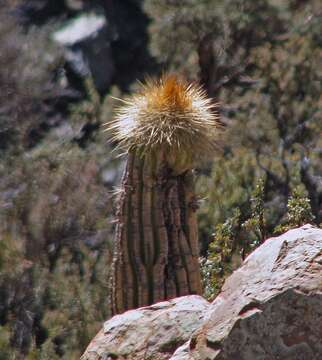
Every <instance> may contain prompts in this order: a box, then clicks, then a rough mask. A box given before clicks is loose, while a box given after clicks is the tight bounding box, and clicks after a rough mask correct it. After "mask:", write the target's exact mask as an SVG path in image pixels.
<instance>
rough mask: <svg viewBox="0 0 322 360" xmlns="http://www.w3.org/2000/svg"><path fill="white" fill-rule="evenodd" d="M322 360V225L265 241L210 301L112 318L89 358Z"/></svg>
mask: <svg viewBox="0 0 322 360" xmlns="http://www.w3.org/2000/svg"><path fill="white" fill-rule="evenodd" d="M98 359H118V360H122V359H128V360H129V359H131V360H139V359H140V360H143V359H146V360H148V359H150V360H152V359H153V360H159V359H162V360H165V359H171V360H321V359H322V229H317V228H313V227H312V226H310V225H305V226H302V227H301V228H298V229H294V230H290V231H288V232H287V233H285V234H283V235H281V236H279V237H275V238H271V239H268V240H266V241H265V243H264V244H263V245H261V246H260V247H259V248H258V249H256V250H255V251H254V252H253V253H252V254H251V255H250V256H248V258H247V259H246V260H245V262H244V264H243V265H242V266H241V268H239V269H238V270H237V271H235V272H234V273H233V274H232V275H231V276H230V277H229V278H228V279H227V281H226V282H225V284H224V286H223V289H222V291H221V293H220V294H219V295H218V297H217V298H216V299H215V300H214V301H213V303H212V304H209V303H208V302H207V301H206V300H204V299H203V298H201V297H200V296H194V295H190V296H185V297H181V298H177V299H173V300H171V301H166V302H162V303H158V304H155V305H152V306H149V307H144V308H141V309H137V310H131V311H128V312H125V313H124V314H122V315H117V316H115V317H113V318H112V319H110V320H109V321H107V322H106V323H105V325H104V328H103V329H102V330H101V331H100V332H99V333H98V335H97V336H96V337H95V338H94V340H93V341H92V342H91V343H90V345H89V346H88V348H87V350H86V352H85V354H84V355H83V357H82V360H98Z"/></svg>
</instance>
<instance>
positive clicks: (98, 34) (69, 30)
mask: <svg viewBox="0 0 322 360" xmlns="http://www.w3.org/2000/svg"><path fill="white" fill-rule="evenodd" d="M114 37H115V33H114V30H112V28H111V27H109V26H108V23H107V20H106V18H105V15H103V14H100V13H95V12H89V13H81V14H80V15H78V16H77V17H75V18H73V19H72V20H69V21H68V22H66V23H65V24H64V25H63V26H62V27H61V28H60V29H58V30H57V31H55V32H54V33H53V34H52V38H53V40H54V41H55V42H56V43H58V44H59V45H61V46H62V47H63V48H64V54H65V59H66V61H67V62H68V63H69V64H70V66H71V68H72V69H73V71H74V72H75V73H76V74H77V75H79V76H81V77H86V76H88V75H89V74H91V75H92V77H93V80H94V83H95V86H96V88H97V89H98V90H99V91H100V92H104V91H106V90H107V89H108V87H109V86H110V84H111V82H112V78H113V76H114V72H115V68H114V60H113V56H112V51H111V42H112V41H113V39H114Z"/></svg>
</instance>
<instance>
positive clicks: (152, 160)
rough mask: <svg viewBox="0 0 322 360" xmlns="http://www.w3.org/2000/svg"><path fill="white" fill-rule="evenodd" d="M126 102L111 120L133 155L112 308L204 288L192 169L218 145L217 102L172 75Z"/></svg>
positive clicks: (125, 184) (125, 183) (120, 216)
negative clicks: (199, 258)
mask: <svg viewBox="0 0 322 360" xmlns="http://www.w3.org/2000/svg"><path fill="white" fill-rule="evenodd" d="M123 101H124V100H123ZM124 102H125V106H123V107H121V108H120V110H119V111H118V113H117V115H116V118H115V120H114V121H113V122H112V124H110V125H108V130H109V131H112V132H113V133H114V138H115V139H116V140H118V141H119V143H120V146H122V147H123V148H124V149H125V150H126V152H127V156H128V158H127V165H126V169H125V171H124V175H123V180H122V191H121V193H120V199H119V206H118V211H117V225H116V234H115V250H114V259H113V266H112V275H111V291H110V296H111V299H110V302H111V309H112V313H113V314H116V313H121V312H123V311H126V310H128V309H132V308H137V307H140V306H145V305H149V304H152V303H155V302H158V301H161V300H166V299H170V298H173V297H176V296H182V295H187V294H201V293H202V286H201V278H200V271H199V262H198V257H199V249H198V231H197V220H196V209H197V202H196V198H195V195H194V179H193V171H192V170H193V168H194V167H195V166H196V165H199V164H200V162H201V161H203V160H204V159H205V158H207V157H208V156H209V155H211V154H212V153H213V151H214V150H216V139H217V138H218V133H219V123H218V117H217V114H216V112H215V107H216V105H214V104H213V103H212V102H211V100H209V99H207V98H206V96H205V94H204V92H203V91H202V90H201V89H200V88H199V87H197V86H194V85H187V84H186V83H185V82H184V81H183V80H180V79H178V78H177V77H174V76H165V77H163V78H161V79H160V80H159V81H154V82H153V81H149V82H148V83H147V84H146V85H144V86H143V87H142V91H141V92H140V93H139V94H137V95H134V96H133V97H132V98H129V99H127V100H125V101H124Z"/></svg>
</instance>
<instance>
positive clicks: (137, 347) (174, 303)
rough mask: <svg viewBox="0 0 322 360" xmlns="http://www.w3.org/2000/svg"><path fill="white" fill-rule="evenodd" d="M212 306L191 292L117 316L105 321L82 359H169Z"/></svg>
mask: <svg viewBox="0 0 322 360" xmlns="http://www.w3.org/2000/svg"><path fill="white" fill-rule="evenodd" d="M209 305H210V304H209V303H208V302H207V301H206V300H205V299H203V298H202V297H200V296H197V295H190V296H183V297H180V298H176V299H173V300H170V301H164V302H160V303H157V304H155V305H152V306H148V307H143V308H140V309H137V310H130V311H127V312H125V313H123V314H121V315H116V316H114V317H113V318H112V319H110V320H108V321H107V322H105V324H104V327H103V329H102V330H101V331H100V332H99V333H98V334H97V335H96V337H95V338H94V339H93V340H92V342H91V343H90V344H89V346H88V348H87V350H86V351H85V353H84V355H83V356H82V357H81V360H99V359H118V360H121V359H125V358H126V359H132V360H142V359H151V360H152V359H153V360H164V359H169V357H170V356H171V355H172V354H173V352H174V351H175V349H176V348H178V346H180V345H182V344H183V343H184V342H185V341H187V340H188V339H189V337H190V335H191V334H192V332H193V331H194V330H196V329H197V328H198V327H199V326H200V325H201V323H202V320H203V314H205V313H206V310H207V308H208V307H209Z"/></svg>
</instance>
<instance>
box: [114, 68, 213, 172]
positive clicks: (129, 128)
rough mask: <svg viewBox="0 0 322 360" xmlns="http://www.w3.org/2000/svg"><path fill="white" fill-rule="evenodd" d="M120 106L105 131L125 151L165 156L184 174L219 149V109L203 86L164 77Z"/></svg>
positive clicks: (146, 86)
mask: <svg viewBox="0 0 322 360" xmlns="http://www.w3.org/2000/svg"><path fill="white" fill-rule="evenodd" d="M122 102H123V103H124V106H122V107H120V108H119V109H118V111H117V114H116V117H115V119H114V121H112V123H110V124H108V128H107V130H111V131H113V133H114V139H115V140H117V141H119V142H120V145H121V146H122V147H124V148H125V149H126V150H127V151H131V150H133V149H136V150H140V152H141V153H142V154H146V153H151V152H154V151H157V152H159V151H161V152H163V154H165V158H166V161H167V162H168V165H169V166H170V167H171V168H173V170H174V171H175V172H176V173H180V172H183V171H185V170H187V169H191V168H193V167H195V166H196V165H197V164H198V163H200V161H202V160H204V159H206V158H208V157H209V156H210V155H211V154H213V152H214V150H215V149H216V143H217V139H218V134H219V132H220V125H219V121H218V114H217V112H216V106H217V105H216V104H214V103H213V102H212V101H211V99H209V98H207V96H206V94H205V92H204V91H203V90H202V89H201V88H200V87H199V86H196V85H194V84H187V83H186V82H185V81H183V80H182V79H179V78H178V77H176V76H173V75H166V76H163V77H161V79H159V80H149V81H147V82H146V84H145V85H142V87H141V91H140V92H138V93H137V94H135V95H133V96H132V97H130V98H128V99H126V100H122Z"/></svg>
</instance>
